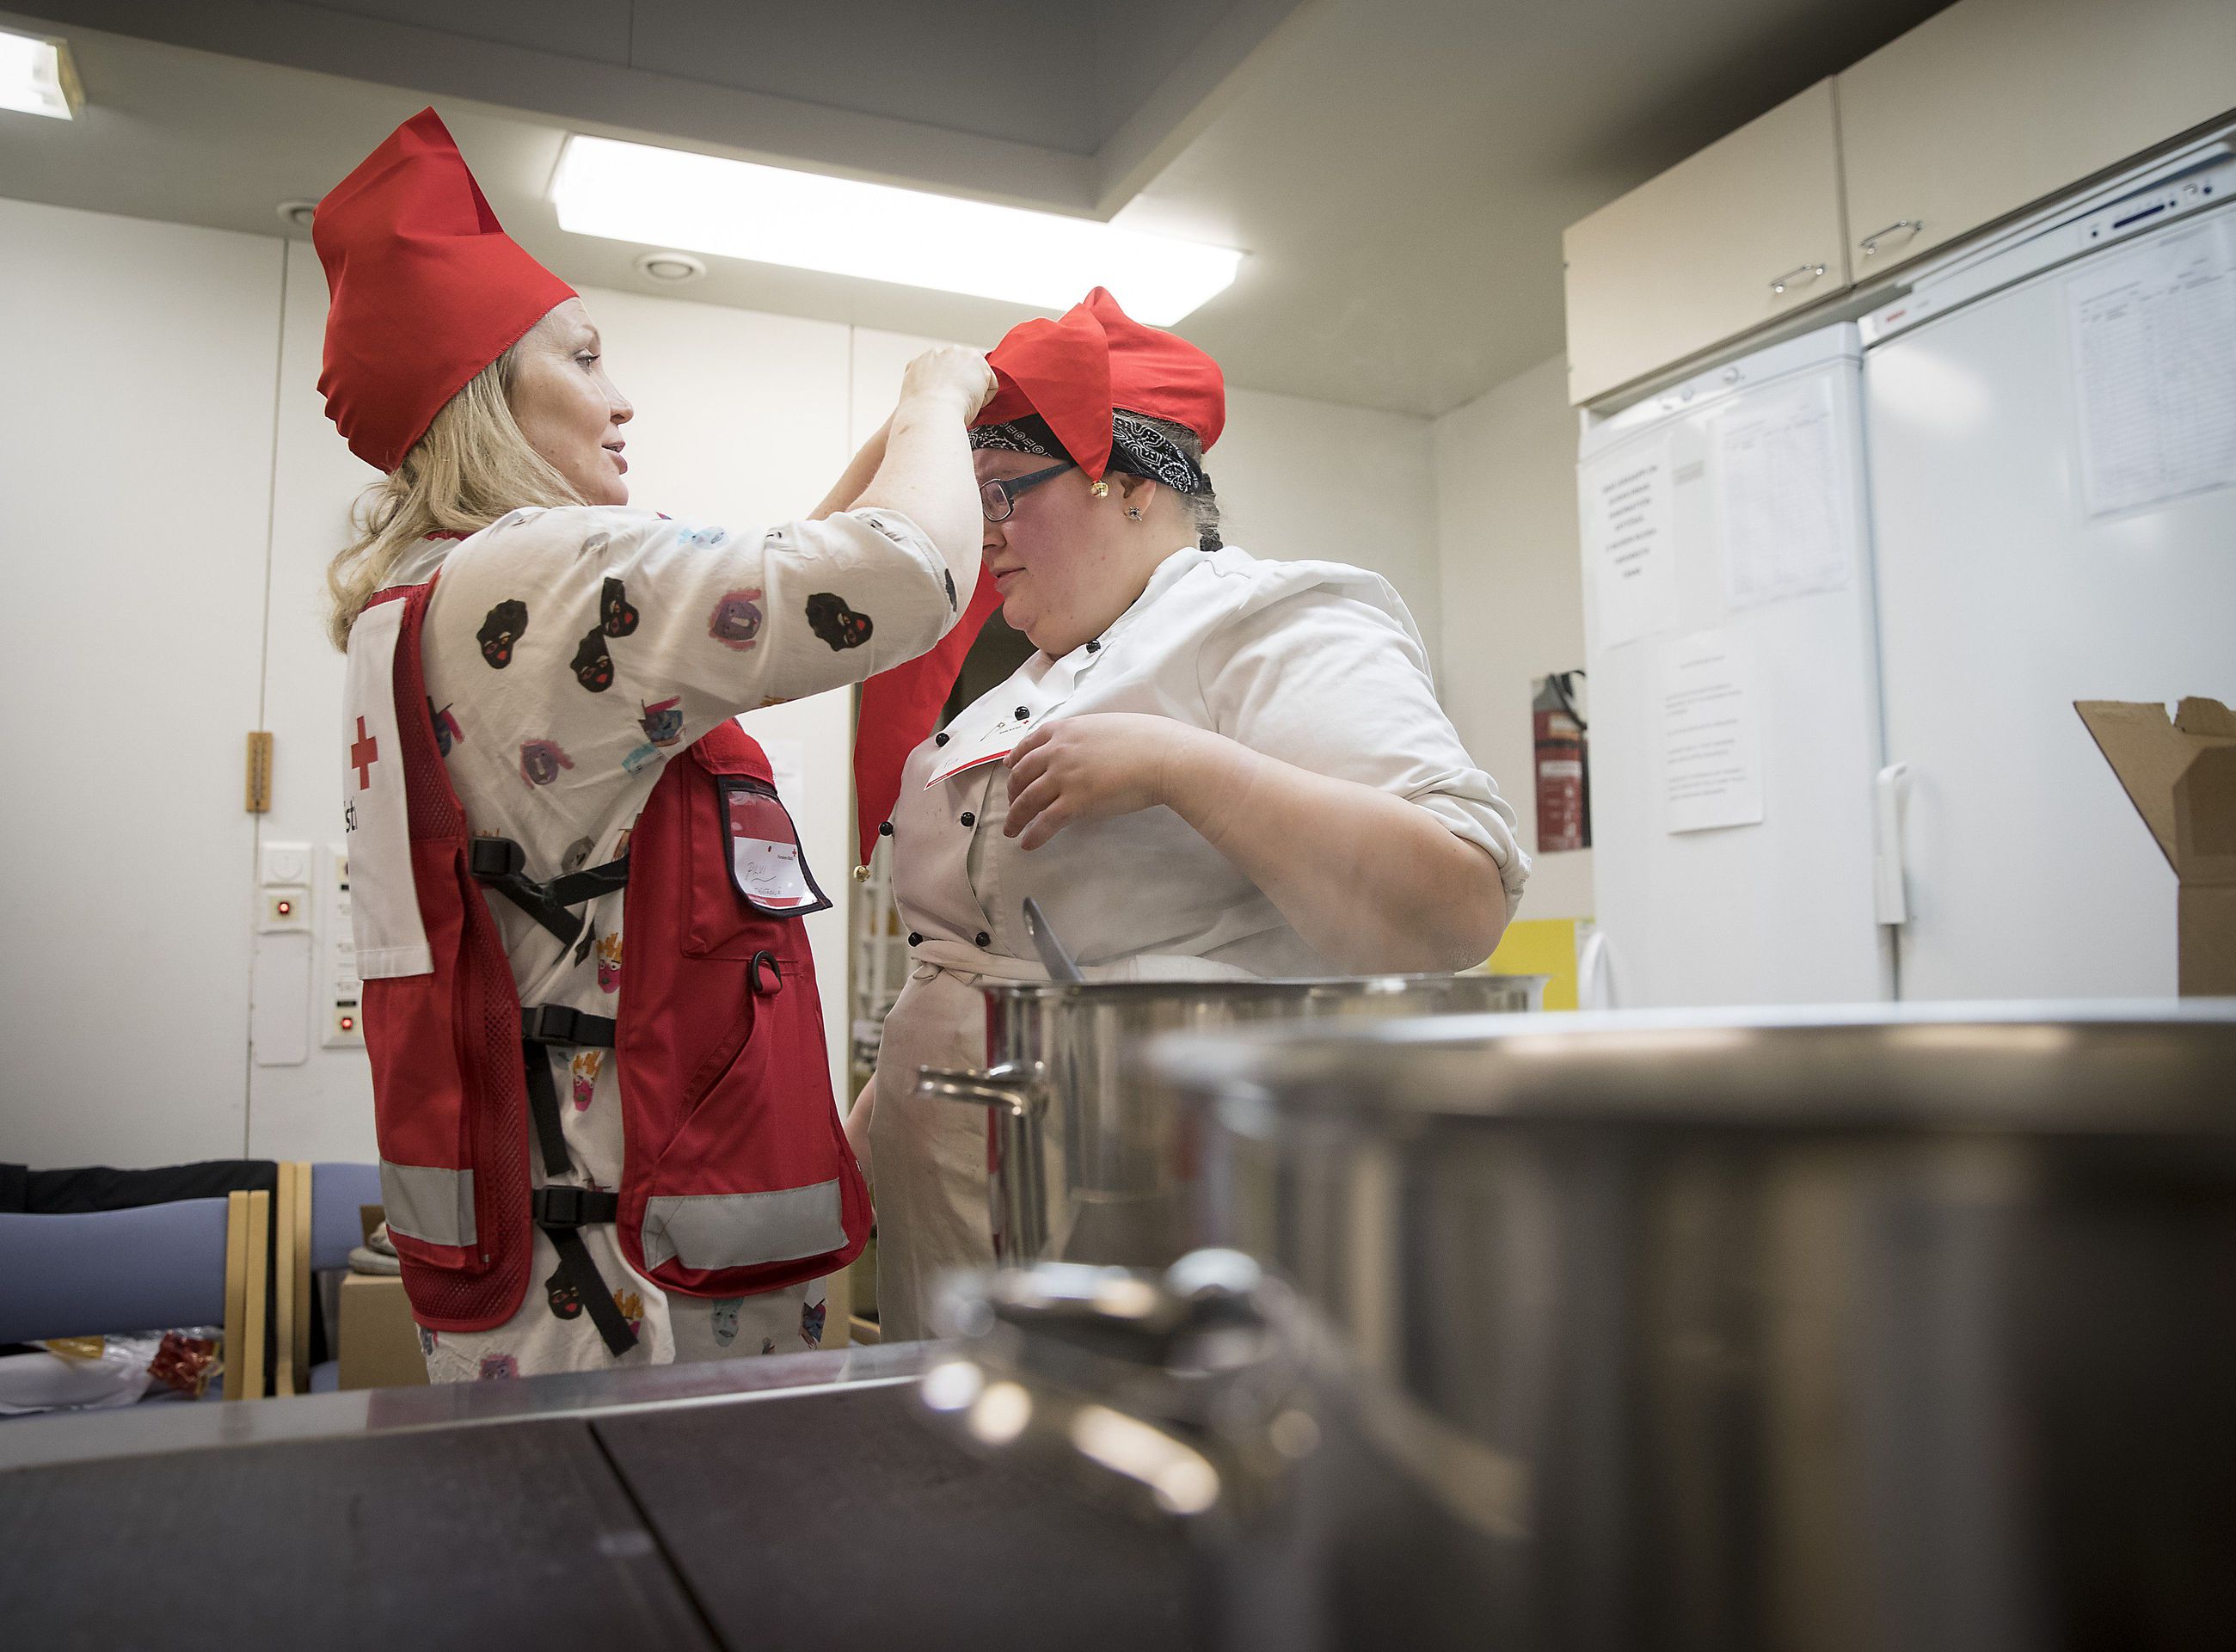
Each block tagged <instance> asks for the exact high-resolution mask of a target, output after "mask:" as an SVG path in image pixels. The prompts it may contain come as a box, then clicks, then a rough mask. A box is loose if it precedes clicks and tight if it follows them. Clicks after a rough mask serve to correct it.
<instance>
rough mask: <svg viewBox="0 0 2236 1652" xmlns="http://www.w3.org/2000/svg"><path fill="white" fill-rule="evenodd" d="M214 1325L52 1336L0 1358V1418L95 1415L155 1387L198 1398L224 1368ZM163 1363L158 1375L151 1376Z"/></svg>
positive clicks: (139, 1397) (127, 1401) (135, 1400)
mask: <svg viewBox="0 0 2236 1652" xmlns="http://www.w3.org/2000/svg"><path fill="white" fill-rule="evenodd" d="M219 1340H220V1333H219V1332H218V1330H217V1328H216V1327H214V1326H187V1327H185V1328H183V1329H181V1330H177V1331H148V1332H145V1333H139V1334H136V1335H131V1336H113V1337H69V1338H58V1339H56V1340H55V1341H53V1342H50V1343H48V1344H45V1345H44V1346H42V1347H41V1348H40V1349H39V1350H38V1351H37V1352H36V1353H19V1354H11V1355H10V1356H9V1357H7V1358H6V1359H0V1416H5V1417H20V1416H23V1415H24V1414H26V1413H28V1412H49V1411H101V1410H105V1409H107V1408H109V1407H110V1406H115V1405H133V1404H135V1402H137V1401H138V1400H139V1399H141V1397H142V1396H144V1395H146V1394H147V1393H148V1392H150V1391H151V1389H155V1388H175V1389H176V1390H177V1391H178V1392H181V1393H185V1394H189V1395H194V1396H199V1395H200V1394H201V1392H203V1390H204V1389H205V1388H207V1385H208V1383H209V1380H210V1378H211V1376H212V1375H213V1374H214V1372H217V1371H219V1370H220V1369H222V1367H221V1366H220V1365H219V1363H218V1360H217V1358H216V1354H217V1350H218V1346H219ZM159 1359H161V1367H160V1368H161V1373H162V1374H161V1379H160V1380H158V1379H156V1378H155V1377H154V1376H153V1375H151V1372H153V1371H154V1370H155V1369H156V1368H157V1367H158V1361H159Z"/></svg>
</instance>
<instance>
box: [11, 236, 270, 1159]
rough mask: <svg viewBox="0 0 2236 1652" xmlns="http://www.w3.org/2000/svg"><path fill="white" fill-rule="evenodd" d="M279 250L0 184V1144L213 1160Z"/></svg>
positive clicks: (229, 996)
mask: <svg viewBox="0 0 2236 1652" xmlns="http://www.w3.org/2000/svg"><path fill="white" fill-rule="evenodd" d="M280 264H281V259H280V245H279V241H278V240H273V239H266V238H263V237H258V236H250V235H235V234H224V233H222V232H220V231H215V230H206V229H188V228H182V227H174V226H170V225H164V224H151V223H143V222H140V221H137V220H131V219H124V218H113V217H107V216H102V215H98V214H91V213H81V212H71V211H67V210H64V209H62V208H58V207H38V206H30V205H25V204H23V203H21V202H17V201H0V317H5V318H6V320H7V324H8V325H7V343H6V351H7V355H6V363H7V365H6V367H5V368H4V370H0V383H4V385H5V386H6V389H5V393H4V394H0V546H4V548H5V550H6V554H7V558H8V566H9V568H10V570H11V572H10V577H9V581H8V589H9V602H8V614H7V621H6V627H5V634H6V637H7V646H6V651H5V653H6V660H7V672H8V694H7V696H6V701H5V708H4V710H0V771H4V773H5V774H6V777H7V778H6V780H4V781H0V787H4V793H5V804H4V806H0V865H4V867H5V870H4V871H0V932H4V933H5V935H6V938H7V940H6V944H5V945H4V946H0V1049H4V1050H5V1051H6V1061H7V1066H6V1072H5V1076H4V1077H0V1159H11V1160H18V1161H29V1162H35V1163H48V1164H53V1163H60V1162H77V1161H82V1160H83V1159H86V1158H89V1157H100V1158H109V1159H114V1160H119V1161H122V1162H125V1163H129V1164H158V1163H163V1162H176V1161H180V1160H185V1159H194V1158H207V1157H214V1156H218V1155H239V1153H240V1147H241V1141H242V1134H243V1128H244V1119H245V1116H246V1110H247V1030H248V973H249V916H250V915H249V868H250V863H251V859H252V856H253V851H252V848H251V841H252V837H253V830H252V817H250V816H249V815H248V814H247V812H246V811H245V809H244V807H243V800H242V787H243V769H244V765H243V753H244V748H245V744H246V740H247V734H248V732H249V731H250V730H251V729H253V728H254V727H257V684H258V665H259V655H260V648H259V639H260V634H261V631H262V628H263V616H264V563H265V552H266V530H267V520H268V517H267V512H268V507H269V502H270V483H271V474H272V471H271V465H272V400H273V385H274V382H275V378H276V372H275V365H276V364H275V352H276V351H277V349H278V346H279V280H280Z"/></svg>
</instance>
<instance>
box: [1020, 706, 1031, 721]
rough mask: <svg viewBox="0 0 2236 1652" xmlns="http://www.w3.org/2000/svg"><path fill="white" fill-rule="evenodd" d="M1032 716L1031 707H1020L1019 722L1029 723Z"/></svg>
mask: <svg viewBox="0 0 2236 1652" xmlns="http://www.w3.org/2000/svg"><path fill="white" fill-rule="evenodd" d="M1032 714H1033V713H1032V708H1030V707H1029V706H1020V707H1018V708H1017V721H1019V722H1021V723H1022V722H1025V721H1029V719H1030V718H1031V716H1032Z"/></svg>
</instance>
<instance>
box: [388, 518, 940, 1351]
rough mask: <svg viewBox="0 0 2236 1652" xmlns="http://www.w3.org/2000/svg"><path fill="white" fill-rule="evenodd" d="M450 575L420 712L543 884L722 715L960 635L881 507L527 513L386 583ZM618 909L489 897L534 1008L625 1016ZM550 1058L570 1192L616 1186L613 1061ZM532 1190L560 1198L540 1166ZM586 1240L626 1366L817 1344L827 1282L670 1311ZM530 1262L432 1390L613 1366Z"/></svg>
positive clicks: (854, 677) (608, 835)
mask: <svg viewBox="0 0 2236 1652" xmlns="http://www.w3.org/2000/svg"><path fill="white" fill-rule="evenodd" d="M438 570H439V572H440V573H441V576H442V577H441V580H440V582H438V583H437V585H436V587H435V595H434V596H433V598H432V600H431V602H429V603H428V606H427V615H426V621H425V624H424V629H423V632H422V638H423V665H424V675H425V678H426V686H427V696H428V704H427V709H426V713H425V714H427V715H429V716H431V717H432V718H433V719H434V720H435V726H436V728H437V743H438V744H439V745H440V746H441V747H442V748H443V754H444V767H445V768H446V769H447V770H448V771H449V773H450V785H451V787H453V789H455V790H456V792H457V794H458V800H459V802H460V804H461V805H463V806H464V809H465V813H466V819H467V822H468V824H469V825H470V826H471V828H472V829H473V830H474V831H476V832H477V833H497V834H499V835H501V836H503V837H507V838H510V839H513V841H515V842H516V843H517V844H519V845H520V846H521V848H522V850H523V852H525V854H526V857H527V865H526V868H525V870H526V872H527V873H528V875H529V877H530V878H533V879H537V880H538V881H542V880H544V879H551V878H556V877H557V876H559V875H560V874H562V872H575V871H579V870H580V869H581V868H582V867H583V866H586V865H602V863H604V862H606V861H608V860H611V859H615V857H616V856H617V855H618V854H619V853H620V852H621V849H622V847H623V846H625V844H626V841H627V839H628V833H629V829H630V827H631V826H633V825H634V823H635V819H636V817H637V813H638V812H639V811H640V810H641V809H642V808H643V806H644V803H645V800H646V799H647V798H648V796H650V795H651V793H652V788H653V786H654V783H655V782H656V781H657V780H659V779H660V775H661V770H662V769H663V768H664V767H666V765H667V763H668V760H669V759H670V758H672V757H674V755H676V754H678V753H681V752H682V751H684V750H685V749H686V748H687V747H689V746H690V745H691V743H692V742H693V741H694V740H697V739H698V738H699V737H700V735H701V734H704V733H706V732H707V729H709V728H710V727H714V725H715V724H716V723H717V722H719V721H721V720H722V719H724V718H726V717H729V716H732V715H733V714H736V713H739V712H742V711H751V710H753V709H755V708H759V707H761V706H765V705H770V704H774V703H776V702H777V701H781V700H786V699H792V698H798V697H800V696H803V695H806V694H818V693H820V692H822V691H823V690H825V689H827V688H839V687H842V686H844V685H845V684H846V683H849V682H854V681H859V680H860V679H861V678H863V677H865V676H866V675H870V674H871V673H872V672H876V671H882V670H885V669H886V668H888V667H891V666H895V665H898V664H900V663H901V662H903V661H906V660H909V659H911V658H913V657H915V656H916V655H919V654H921V653H923V652H924V650H925V649H927V648H930V647H931V645H932V644H933V643H934V642H937V641H938V639H939V638H940V636H941V635H944V633H945V632H946V631H947V630H948V629H950V627H951V626H952V625H953V624H954V623H955V620H956V612H955V604H954V602H953V601H952V598H951V596H950V593H951V592H952V591H953V589H954V586H953V584H952V583H951V582H950V580H949V578H948V574H947V567H946V564H945V563H944V562H943V561H942V560H941V558H940V556H939V553H938V551H937V548H936V547H934V546H933V545H932V543H931V541H930V540H929V539H928V538H926V537H925V536H924V532H923V530H921V529H919V528H918V527H917V525H916V523H913V522H911V520H910V519H909V518H908V517H905V516H904V515H902V514H901V513H900V512H898V511H893V510H883V509H878V510H858V511H852V512H841V513H839V514H838V515H836V516H832V517H829V518H827V519H825V520H824V521H821V522H794V523H786V524H785V525H783V526H781V527H778V528H773V529H771V530H768V531H767V532H766V533H765V534H760V535H751V534H747V535H737V534H733V533H731V532H730V531H729V530H726V529H724V528H720V527H718V526H715V525H713V524H711V523H692V522H682V521H671V520H669V519H668V518H667V517H661V516H659V515H657V514H656V513H654V512H653V511H649V510H633V509H630V508H628V507H626V506H619V505H613V506H605V505H601V506H589V507H573V508H568V509H562V510H516V511H513V512H511V513H510V515H508V516H505V517H500V518H499V519H498V520H497V521H496V522H494V523H490V525H489V526H488V527H486V528H484V529H483V530H481V531H480V532H479V533H477V534H475V535H474V536H472V537H470V538H469V539H466V540H464V541H460V542H456V543H452V542H448V541H441V540H436V541H430V542H428V544H427V546H426V548H425V550H424V551H423V552H422V553H421V554H420V555H418V556H416V557H413V558H410V559H408V560H407V561H406V563H404V565H402V566H399V567H398V569H396V571H395V573H394V574H393V575H391V579H390V583H391V584H396V585H404V584H417V583H421V582H424V581H425V580H426V579H427V578H428V577H429V576H431V575H432V574H434V573H436V572H437V571H438ZM600 656H603V658H604V660H605V661H607V662H608V663H607V664H606V665H605V666H604V667H601V665H600ZM601 682H602V683H603V685H604V686H602V687H593V686H592V685H593V684H594V683H601ZM399 710H402V711H404V712H406V713H407V714H408V711H409V708H399ZM369 893H370V892H359V896H358V898H366V897H367V895H368V894H369ZM391 893H392V892H391ZM405 893H406V894H407V895H408V892H405ZM489 905H490V912H492V913H493V914H494V915H495V917H496V919H497V927H498V931H499V933H500V934H501V935H502V937H503V942H504V949H505V951H506V954H507V955H508V957H509V958H510V960H511V963H512V973H513V981H514V984H515V985H516V987H517V988H518V989H519V992H520V1000H521V1002H522V1003H523V1004H567V1005H570V1006H572V1007H574V1008H575V1009H578V1010H588V1011H590V1012H591V1013H594V1014H596V1015H602V1016H610V1015H612V1014H614V1013H615V1004H616V1003H617V1002H618V999H619V993H620V989H621V971H623V970H625V969H626V968H627V967H628V959H627V957H626V950H625V948H624V945H623V929H622V919H623V906H624V896H623V894H621V892H615V893H614V894H610V895H607V896H604V897H602V898H599V899H597V900H595V901H593V902H590V903H589V904H587V905H583V906H582V907H579V908H577V909H576V910H577V911H579V912H582V915H583V918H584V920H585V921H584V926H583V931H582V939H581V942H580V944H577V945H574V946H569V945H566V944H562V943H561V942H560V941H559V939H558V938H556V936H554V935H552V934H551V933H550V932H549V931H547V930H545V929H543V927H542V926H541V925H537V924H536V922H535V921H534V920H533V919H532V918H529V917H528V916H527V914H525V913H523V912H521V911H520V910H519V909H518V908H516V907H515V906H514V905H512V904H511V903H510V901H505V900H501V899H495V898H491V899H490V902H489ZM826 964H827V966H828V967H832V968H836V967H839V965H838V963H837V962H836V961H831V960H826ZM551 1059H552V1060H553V1061H554V1072H555V1076H556V1079H557V1082H558V1089H559V1094H560V1096H561V1098H562V1099H561V1102H560V1109H559V1110H560V1118H561V1126H562V1130H563V1132H564V1134H565V1135H566V1140H567V1154H568V1158H569V1162H570V1165H571V1167H572V1168H571V1173H570V1175H569V1176H568V1178H567V1180H568V1181H569V1182H570V1183H571V1184H573V1185H575V1186H578V1187H586V1188H618V1187H619V1186H620V1185H621V1156H622V1138H621V1089H620V1079H619V1070H618V1067H617V1065H616V1063H617V1060H618V1057H617V1056H616V1055H615V1052H614V1051H613V1050H576V1051H573V1052H561V1053H560V1054H557V1055H555V1056H552V1057H551ZM533 1156H534V1155H531V1158H533ZM533 1174H534V1178H535V1181H536V1185H537V1186H539V1187H540V1186H543V1184H544V1182H545V1180H546V1178H545V1176H544V1174H543V1165H542V1163H541V1162H536V1163H535V1165H534V1171H533ZM582 1237H583V1242H584V1243H585V1244H586V1245H587V1246H588V1247H589V1252H590V1256H591V1259H592V1260H594V1261H595V1263H596V1264H597V1269H598V1274H599V1277H600V1278H601V1279H602V1280H604V1281H605V1282H606V1284H607V1285H608V1287H610V1288H611V1290H612V1291H613V1293H614V1295H615V1299H616V1300H617V1301H618V1302H619V1304H620V1306H621V1310H622V1313H623V1314H624V1316H625V1317H627V1318H628V1319H629V1320H633V1321H635V1322H636V1324H637V1346H635V1348H634V1349H632V1350H631V1351H630V1352H629V1353H628V1354H627V1355H626V1356H624V1357H623V1359H621V1361H619V1362H618V1363H621V1364H624V1365H644V1364H661V1363H665V1362H667V1361H668V1360H670V1359H719V1358H725V1357H730V1356H735V1355H742V1354H760V1353H798V1352H799V1350H800V1349H801V1348H802V1347H803V1346H815V1344H816V1342H817V1341H818V1340H819V1339H820V1337H821V1335H822V1331H823V1317H824V1306H823V1289H822V1287H821V1285H820V1283H815V1284H811V1285H806V1286H796V1287H792V1288H791V1289H790V1290H786V1291H774V1292H769V1293H763V1294H760V1295H756V1296H747V1297H727V1298H723V1299H720V1300H703V1299H700V1298H694V1297H687V1296H681V1295H675V1296H670V1295H669V1294H668V1293H666V1292H664V1291H662V1290H661V1287H659V1286H657V1285H655V1284H654V1283H653V1282H652V1281H651V1280H648V1279H646V1278H645V1277H644V1276H643V1275H641V1274H638V1273H637V1272H636V1271H635V1269H633V1268H631V1267H629V1266H628V1261H627V1260H626V1259H624V1258H623V1256H622V1255H621V1249H620V1247H619V1246H618V1245H616V1244H615V1239H614V1232H613V1229H612V1227H609V1226H604V1225H597V1226H592V1227H586V1228H584V1229H583V1230H582ZM535 1246H536V1255H535V1262H534V1268H533V1272H532V1273H531V1274H530V1276H529V1287H528V1295H527V1299H526V1300H524V1301H523V1303H522V1304H521V1306H520V1308H519V1311H518V1312H517V1313H515V1314H514V1315H513V1316H512V1318H511V1319H510V1320H507V1321H506V1322H505V1323H504V1324H503V1325H501V1326H497V1327H495V1328H494V1329H491V1330H488V1331H471V1332H468V1331H443V1332H433V1331H428V1330H424V1329H422V1330H421V1332H420V1333H419V1337H420V1345H421V1347H422V1349H423V1351H424V1353H425V1354H426V1356H427V1371H428V1375H429V1377H430V1378H431V1379H432V1380H434V1381H437V1382H444V1381H454V1380H460V1379H473V1378H482V1377H512V1376H533V1375H536V1374H539V1373H542V1372H551V1371H568V1370H603V1369H606V1368H608V1367H609V1366H613V1365H615V1363H616V1361H615V1359H614V1358H613V1356H612V1355H611V1354H609V1353H608V1352H607V1350H606V1346H605V1344H604V1342H603V1341H602V1339H600V1337H599V1335H598V1333H597V1329H596V1327H595V1326H594V1325H593V1324H592V1323H591V1320H590V1317H589V1313H587V1312H586V1311H584V1310H582V1308H581V1306H579V1305H578V1304H575V1303H574V1302H572V1300H571V1299H570V1294H569V1293H568V1292H567V1290H566V1289H565V1281H563V1280H560V1279H559V1278H558V1257H557V1255H556V1254H555V1253H554V1251H553V1249H552V1247H551V1243H550V1241H549V1240H547V1239H546V1238H544V1236H543V1234H542V1233H541V1232H538V1233H536V1235H535Z"/></svg>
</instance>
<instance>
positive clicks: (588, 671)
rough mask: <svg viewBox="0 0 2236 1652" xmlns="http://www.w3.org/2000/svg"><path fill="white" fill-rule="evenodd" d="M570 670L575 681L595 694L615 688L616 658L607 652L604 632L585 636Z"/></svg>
mask: <svg viewBox="0 0 2236 1652" xmlns="http://www.w3.org/2000/svg"><path fill="white" fill-rule="evenodd" d="M569 669H570V670H572V671H573V672H574V674H575V681H577V682H579V683H581V684H582V686H583V687H584V688H588V689H589V691H590V692H591V693H592V694H603V693H605V691H606V690H607V689H608V688H612V687H613V686H614V656H613V655H611V654H609V653H608V652H607V649H606V634H605V632H604V631H602V630H591V631H588V632H585V633H584V634H583V636H582V642H581V643H579V644H578V645H577V646H576V648H575V658H574V661H573V663H572V664H571V665H570V666H569Z"/></svg>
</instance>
